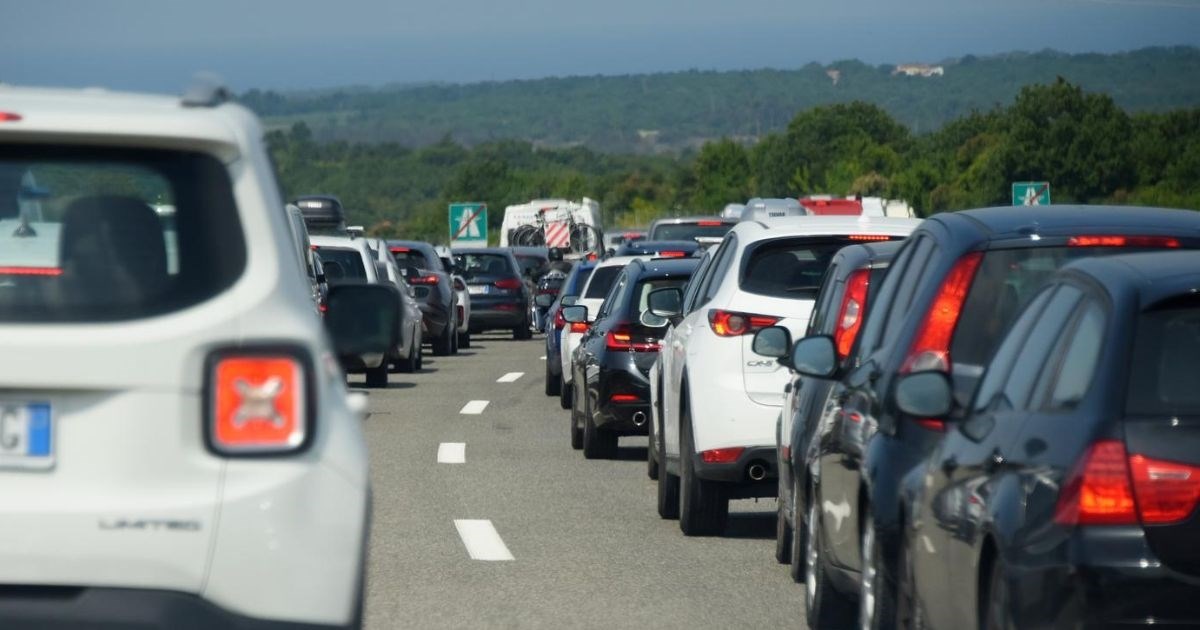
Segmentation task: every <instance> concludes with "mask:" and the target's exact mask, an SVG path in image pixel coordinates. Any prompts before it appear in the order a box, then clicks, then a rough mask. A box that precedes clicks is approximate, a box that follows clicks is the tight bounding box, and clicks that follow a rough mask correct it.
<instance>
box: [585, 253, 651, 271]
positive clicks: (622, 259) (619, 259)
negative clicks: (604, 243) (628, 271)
mask: <svg viewBox="0 0 1200 630" xmlns="http://www.w3.org/2000/svg"><path fill="white" fill-rule="evenodd" d="M645 258H646V256H612V257H610V258H605V259H604V260H602V261H600V262H599V263H598V264H597V265H596V268H597V269H599V268H600V267H624V266H625V265H628V264H629V263H631V262H633V261H635V260H644V259H645Z"/></svg>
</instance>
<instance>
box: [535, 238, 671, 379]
mask: <svg viewBox="0 0 1200 630" xmlns="http://www.w3.org/2000/svg"><path fill="white" fill-rule="evenodd" d="M651 258H653V256H614V257H612V258H606V259H605V260H603V261H601V262H600V264H598V265H596V267H595V268H594V269H592V274H591V275H590V276H588V279H587V282H585V283H584V284H583V288H581V289H580V290H579V301H578V302H576V303H575V304H576V305H578V306H586V307H587V310H588V323H589V324H590V323H591V322H594V321H596V313H598V312H599V311H600V307H601V306H603V305H604V298H602V297H600V298H595V297H593V298H585V297H583V296H585V295H587V292H588V287H589V286H591V284H592V279H593V278H595V277H596V272H597V271H599V270H601V269H603V268H605V267H624V266H625V265H628V264H629V263H630V262H632V261H635V260H650V259H651ZM558 334H559V335H561V336H560V337H559V341H560V342H561V343H559V346H558V347H559V353H558V356H559V359H560V361H561V363H562V375H563V382H564V383H571V382H572V381H573V380H574V378H573V377H572V372H574V370H572V369H571V365H572V357H574V355H575V349H576V348H578V347H579V341H580V340H581V339H583V333H577V332H571V327H570V326H563V329H562V330H561V331H559V333H558Z"/></svg>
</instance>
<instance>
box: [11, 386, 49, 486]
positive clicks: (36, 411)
mask: <svg viewBox="0 0 1200 630" xmlns="http://www.w3.org/2000/svg"><path fill="white" fill-rule="evenodd" d="M53 466H54V419H53V417H52V415H51V414H50V403H46V402H11V401H0V468H20V469H26V470H45V469H48V468H51V467H53Z"/></svg>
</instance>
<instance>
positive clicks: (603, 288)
mask: <svg viewBox="0 0 1200 630" xmlns="http://www.w3.org/2000/svg"><path fill="white" fill-rule="evenodd" d="M621 269H622V268H621V267H618V266H616V265H611V266H608V267H598V268H597V269H596V270H595V271H593V272H592V280H591V282H589V283H588V285H587V290H586V292H585V293H584V296H583V297H584V298H585V299H593V300H602V299H604V297H605V296H607V295H608V290H609V289H611V288H612V285H613V282H616V280H617V276H618V275H620V274H621Z"/></svg>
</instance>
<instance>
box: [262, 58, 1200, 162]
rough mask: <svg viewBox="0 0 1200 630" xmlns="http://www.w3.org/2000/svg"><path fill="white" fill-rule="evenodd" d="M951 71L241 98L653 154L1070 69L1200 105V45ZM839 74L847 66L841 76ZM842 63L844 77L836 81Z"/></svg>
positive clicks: (271, 106)
mask: <svg viewBox="0 0 1200 630" xmlns="http://www.w3.org/2000/svg"><path fill="white" fill-rule="evenodd" d="M939 65H941V66H942V68H943V69H944V75H942V76H933V77H919V76H917V77H910V76H904V75H897V74H894V72H893V71H894V69H895V66H891V65H887V66H878V67H875V66H869V65H866V64H864V63H862V62H859V61H842V62H837V63H834V64H831V65H829V66H822V65H818V64H809V65H807V66H804V67H802V68H800V69H796V70H770V69H763V70H746V71H737V72H715V71H699V70H693V71H688V72H672V73H661V74H645V75H626V76H592V77H566V78H548V79H538V80H526V81H503V82H488V83H474V84H466V85H428V84H426V85H412V86H388V87H382V88H362V87H353V88H351V87H347V88H344V89H335V90H323V91H319V92H296V93H277V92H271V91H260V90H250V91H249V92H247V93H245V94H242V95H241V97H240V100H241V101H242V102H243V103H245V104H247V105H248V106H249V107H251V108H252V109H254V110H255V111H256V112H257V113H258V114H259V115H261V116H263V117H264V118H265V119H266V122H267V124H268V126H270V127H271V128H275V129H285V128H289V127H291V125H293V124H294V123H296V122H301V121H302V122H304V123H305V124H306V125H307V126H308V128H309V129H311V130H312V133H313V137H314V138H315V139H316V140H318V141H331V140H344V141H348V142H371V143H375V142H396V143H400V144H404V145H408V146H428V145H431V144H435V143H437V142H439V141H441V140H443V139H444V138H446V137H451V138H453V139H454V140H455V141H456V142H458V143H461V144H463V145H466V146H474V145H478V144H482V143H487V142H493V141H496V140H500V139H519V140H524V141H528V142H531V143H533V144H534V145H535V146H551V147H572V146H586V147H588V148H590V149H592V150H596V151H604V152H638V153H656V152H662V151H673V152H674V151H679V150H682V149H687V148H696V147H699V146H701V145H702V144H703V143H704V142H705V141H707V140H711V139H714V138H720V137H729V138H734V139H735V140H739V141H742V142H752V141H755V140H758V139H761V138H763V137H764V136H766V135H767V134H770V133H773V132H779V131H782V130H783V129H784V128H786V126H787V123H788V122H789V121H790V120H791V119H792V118H793V117H794V116H795V115H796V112H797V111H803V110H805V109H809V108H812V107H815V106H818V105H828V104H834V103H848V102H852V101H862V102H867V103H872V104H875V105H878V106H879V107H881V108H882V109H883V110H884V111H886V112H887V113H888V114H890V115H891V116H892V117H893V118H894V119H895V120H896V121H898V122H900V123H901V124H903V125H905V126H906V127H908V128H909V129H910V130H912V131H914V132H916V133H923V132H928V131H933V130H936V129H940V128H941V127H942V126H944V125H945V124H946V123H948V122H950V121H952V120H955V119H958V118H960V117H962V116H964V115H966V114H969V113H971V112H972V111H990V110H993V109H996V108H998V107H1001V106H1004V105H1006V104H1009V103H1011V102H1012V101H1013V99H1014V98H1015V97H1016V96H1017V94H1018V93H1019V92H1020V90H1021V88H1022V87H1025V86H1028V85H1033V84H1045V83H1050V82H1053V81H1054V80H1056V79H1057V78H1058V77H1062V78H1064V79H1066V80H1068V81H1070V82H1071V83H1073V84H1075V85H1078V86H1080V87H1082V88H1083V89H1085V90H1087V91H1088V92H1094V93H1102V94H1107V95H1109V96H1111V97H1112V98H1113V100H1114V101H1115V102H1116V104H1117V105H1118V106H1120V107H1121V108H1123V109H1125V110H1127V111H1129V112H1135V113H1136V112H1162V111H1168V110H1171V109H1176V108H1181V107H1191V106H1195V105H1198V104H1200V49H1197V48H1192V47H1175V48H1147V49H1142V50H1137V51H1132V52H1127V53H1119V54H1112V55H1101V54H1080V55H1068V54H1063V53H1059V52H1054V51H1043V52H1038V53H1010V54H1005V55H1000V56H993V57H972V56H967V57H963V58H961V59H954V60H949V61H945V62H943V63H941V64H939ZM833 71H836V73H834V72H833ZM832 74H837V81H836V83H835V81H834V80H833V78H832V76H831V75H832Z"/></svg>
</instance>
